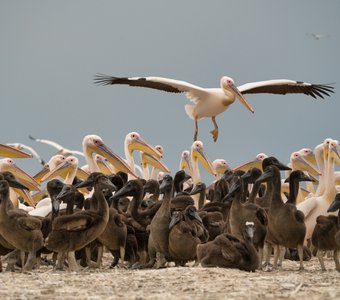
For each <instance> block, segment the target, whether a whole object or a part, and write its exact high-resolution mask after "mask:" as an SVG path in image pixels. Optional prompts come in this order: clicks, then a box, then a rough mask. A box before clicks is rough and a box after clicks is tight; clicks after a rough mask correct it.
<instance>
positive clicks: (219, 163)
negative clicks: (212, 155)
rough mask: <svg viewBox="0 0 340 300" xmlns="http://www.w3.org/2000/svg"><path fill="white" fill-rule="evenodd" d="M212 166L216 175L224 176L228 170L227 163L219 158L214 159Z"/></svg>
mask: <svg viewBox="0 0 340 300" xmlns="http://www.w3.org/2000/svg"><path fill="white" fill-rule="evenodd" d="M212 165H213V167H214V169H215V170H216V173H218V174H224V172H225V171H227V170H230V166H229V164H228V162H227V161H226V160H224V159H221V158H218V159H215V160H214V161H213V162H212Z"/></svg>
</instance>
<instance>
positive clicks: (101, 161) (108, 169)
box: [94, 154, 116, 175]
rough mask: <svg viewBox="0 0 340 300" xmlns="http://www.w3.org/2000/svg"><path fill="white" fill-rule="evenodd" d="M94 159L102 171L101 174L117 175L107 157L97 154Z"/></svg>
mask: <svg viewBox="0 0 340 300" xmlns="http://www.w3.org/2000/svg"><path fill="white" fill-rule="evenodd" d="M94 159H95V161H96V163H97V165H98V167H99V169H100V172H102V173H104V174H105V175H111V174H114V173H116V172H115V170H114V169H113V167H112V165H111V164H110V163H109V161H108V160H107V159H106V158H105V157H103V156H101V155H99V154H96V155H95V156H94Z"/></svg>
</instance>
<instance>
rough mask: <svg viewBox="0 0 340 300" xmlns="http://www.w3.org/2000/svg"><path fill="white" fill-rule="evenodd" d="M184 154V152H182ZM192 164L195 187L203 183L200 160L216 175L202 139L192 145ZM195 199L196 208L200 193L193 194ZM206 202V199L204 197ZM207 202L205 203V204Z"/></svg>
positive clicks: (192, 177)
mask: <svg viewBox="0 0 340 300" xmlns="http://www.w3.org/2000/svg"><path fill="white" fill-rule="evenodd" d="M182 154H183V152H182ZM190 157H191V166H192V171H191V174H190V172H189V174H190V176H191V179H192V182H193V185H194V187H195V185H196V184H198V183H202V180H201V175H200V170H199V166H198V162H200V163H201V165H202V166H203V167H204V168H205V169H206V170H207V171H208V172H209V173H210V174H212V175H214V176H216V171H215V169H214V167H213V165H212V163H211V162H210V160H209V158H208V156H207V154H206V153H205V151H204V148H203V143H202V142H201V141H195V142H193V144H192V145H191V156H190ZM192 197H193V199H194V201H195V206H196V208H198V207H199V203H198V200H199V194H196V195H193V196H192ZM204 202H205V199H204ZM204 204H205V203H203V205H204Z"/></svg>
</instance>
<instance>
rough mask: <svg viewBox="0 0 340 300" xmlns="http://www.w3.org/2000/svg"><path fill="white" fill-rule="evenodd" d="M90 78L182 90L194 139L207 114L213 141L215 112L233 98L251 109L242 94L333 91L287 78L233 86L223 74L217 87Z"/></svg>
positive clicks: (158, 79)
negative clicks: (191, 121) (211, 124)
mask: <svg viewBox="0 0 340 300" xmlns="http://www.w3.org/2000/svg"><path fill="white" fill-rule="evenodd" d="M94 81H95V83H96V84H99V85H113V84H126V85H130V86H139V87H146V88H151V89H157V90H162V91H165V92H170V93H185V94H186V97H187V98H188V99H190V100H191V101H192V102H193V103H194V105H185V106H184V108H185V111H186V113H187V115H188V116H189V117H190V118H191V119H193V120H194V122H195V133H194V141H196V140H197V135H198V120H200V119H202V118H211V120H212V122H213V124H214V129H213V130H212V131H210V133H211V134H212V136H213V139H214V142H216V141H217V138H218V126H217V123H216V116H217V115H219V114H221V113H222V112H224V111H225V110H226V109H227V108H228V107H229V106H230V105H231V104H232V103H234V101H235V99H236V98H237V99H239V100H240V102H241V103H242V104H243V105H244V106H245V107H246V108H247V109H248V110H250V111H251V112H252V113H253V112H254V110H253V108H252V107H251V106H250V104H249V103H248V102H247V100H246V99H245V98H244V96H243V95H244V94H257V93H270V94H282V95H285V94H306V95H309V96H312V97H313V98H317V97H320V98H323V97H324V95H327V96H329V93H333V87H332V86H330V85H326V84H312V83H307V82H302V81H294V80H287V79H275V80H266V81H258V82H251V83H247V84H244V85H241V86H239V87H237V86H236V85H235V83H234V80H233V79H232V78H230V77H227V76H223V77H222V78H221V81H220V88H202V87H200V86H197V85H193V84H191V83H188V82H185V81H180V80H175V79H170V78H163V77H113V76H108V75H104V74H97V75H96V76H95V79H94Z"/></svg>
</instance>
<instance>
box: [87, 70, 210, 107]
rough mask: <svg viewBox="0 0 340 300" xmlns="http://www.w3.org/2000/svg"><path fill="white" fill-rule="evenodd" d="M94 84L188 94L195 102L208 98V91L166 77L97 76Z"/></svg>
mask: <svg viewBox="0 0 340 300" xmlns="http://www.w3.org/2000/svg"><path fill="white" fill-rule="evenodd" d="M94 82H95V83H96V84H98V85H113V84H125V85H129V86H137V87H145V88H150V89H156V90H161V91H165V92H169V93H186V96H187V97H188V98H189V99H190V100H192V101H194V102H197V101H200V100H203V99H205V98H206V96H207V90H206V89H204V88H201V87H199V86H197V85H193V84H191V83H188V82H185V81H180V80H175V79H170V78H164V77H113V76H108V75H104V74H96V75H95V78H94Z"/></svg>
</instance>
